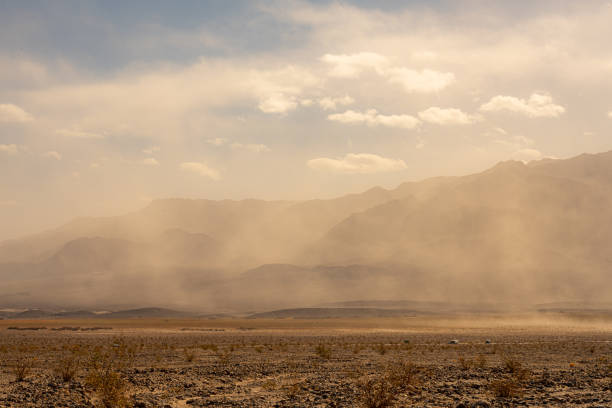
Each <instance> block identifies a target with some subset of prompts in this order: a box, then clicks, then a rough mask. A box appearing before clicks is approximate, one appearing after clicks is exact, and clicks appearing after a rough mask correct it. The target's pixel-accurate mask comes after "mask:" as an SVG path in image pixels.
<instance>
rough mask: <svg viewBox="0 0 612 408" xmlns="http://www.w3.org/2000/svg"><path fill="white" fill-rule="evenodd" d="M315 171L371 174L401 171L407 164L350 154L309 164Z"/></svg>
mask: <svg viewBox="0 0 612 408" xmlns="http://www.w3.org/2000/svg"><path fill="white" fill-rule="evenodd" d="M307 165H308V167H310V168H311V169H313V170H319V171H327V172H331V173H341V174H369V173H384V172H391V171H399V170H403V169H405V168H406V163H404V161H403V160H399V159H389V158H386V157H382V156H378V155H376V154H371V153H349V154H347V155H346V156H344V157H339V158H335V159H331V158H327V157H321V158H317V159H311V160H308V162H307Z"/></svg>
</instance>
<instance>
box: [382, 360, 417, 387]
mask: <svg viewBox="0 0 612 408" xmlns="http://www.w3.org/2000/svg"><path fill="white" fill-rule="evenodd" d="M420 372H421V369H420V368H418V367H417V366H416V365H415V364H414V363H412V362H410V361H402V362H400V363H397V364H394V365H392V366H390V367H389V368H388V369H387V372H386V374H385V376H386V378H387V380H388V381H389V382H390V383H391V386H392V387H393V388H394V389H396V390H398V391H402V392H405V391H411V392H412V391H415V390H416V388H417V386H418V385H419V384H420V383H421V379H420V378H419V374H420Z"/></svg>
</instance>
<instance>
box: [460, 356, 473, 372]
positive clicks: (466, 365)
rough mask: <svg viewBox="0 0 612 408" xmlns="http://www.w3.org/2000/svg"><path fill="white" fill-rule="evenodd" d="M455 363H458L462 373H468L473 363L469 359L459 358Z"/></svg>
mask: <svg viewBox="0 0 612 408" xmlns="http://www.w3.org/2000/svg"><path fill="white" fill-rule="evenodd" d="M457 361H458V363H459V368H460V369H462V370H463V371H468V370H469V369H470V368H472V365H473V362H472V360H470V359H469V358H465V357H459V358H458V359H457Z"/></svg>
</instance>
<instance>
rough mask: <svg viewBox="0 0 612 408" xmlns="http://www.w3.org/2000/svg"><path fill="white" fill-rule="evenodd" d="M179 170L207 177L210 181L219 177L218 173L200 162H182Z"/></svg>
mask: <svg viewBox="0 0 612 408" xmlns="http://www.w3.org/2000/svg"><path fill="white" fill-rule="evenodd" d="M179 167H180V169H181V170H184V171H189V172H192V173H195V174H198V175H200V176H202V177H208V178H210V179H212V180H219V179H220V178H221V176H220V175H219V172H218V171H217V170H215V169H213V168H211V167H208V166H207V165H206V164H204V163H200V162H184V163H181V164H180V166H179Z"/></svg>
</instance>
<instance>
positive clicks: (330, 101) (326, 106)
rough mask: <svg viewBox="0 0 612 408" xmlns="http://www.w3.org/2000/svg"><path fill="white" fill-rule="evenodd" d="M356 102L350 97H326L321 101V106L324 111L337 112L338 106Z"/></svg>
mask: <svg viewBox="0 0 612 408" xmlns="http://www.w3.org/2000/svg"><path fill="white" fill-rule="evenodd" d="M354 102H355V100H354V99H353V98H351V97H350V96H348V95H345V96H343V97H339V98H330V97H325V98H321V99H319V106H320V107H321V108H323V110H336V108H337V107H338V106H346V105H350V104H352V103H354Z"/></svg>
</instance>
